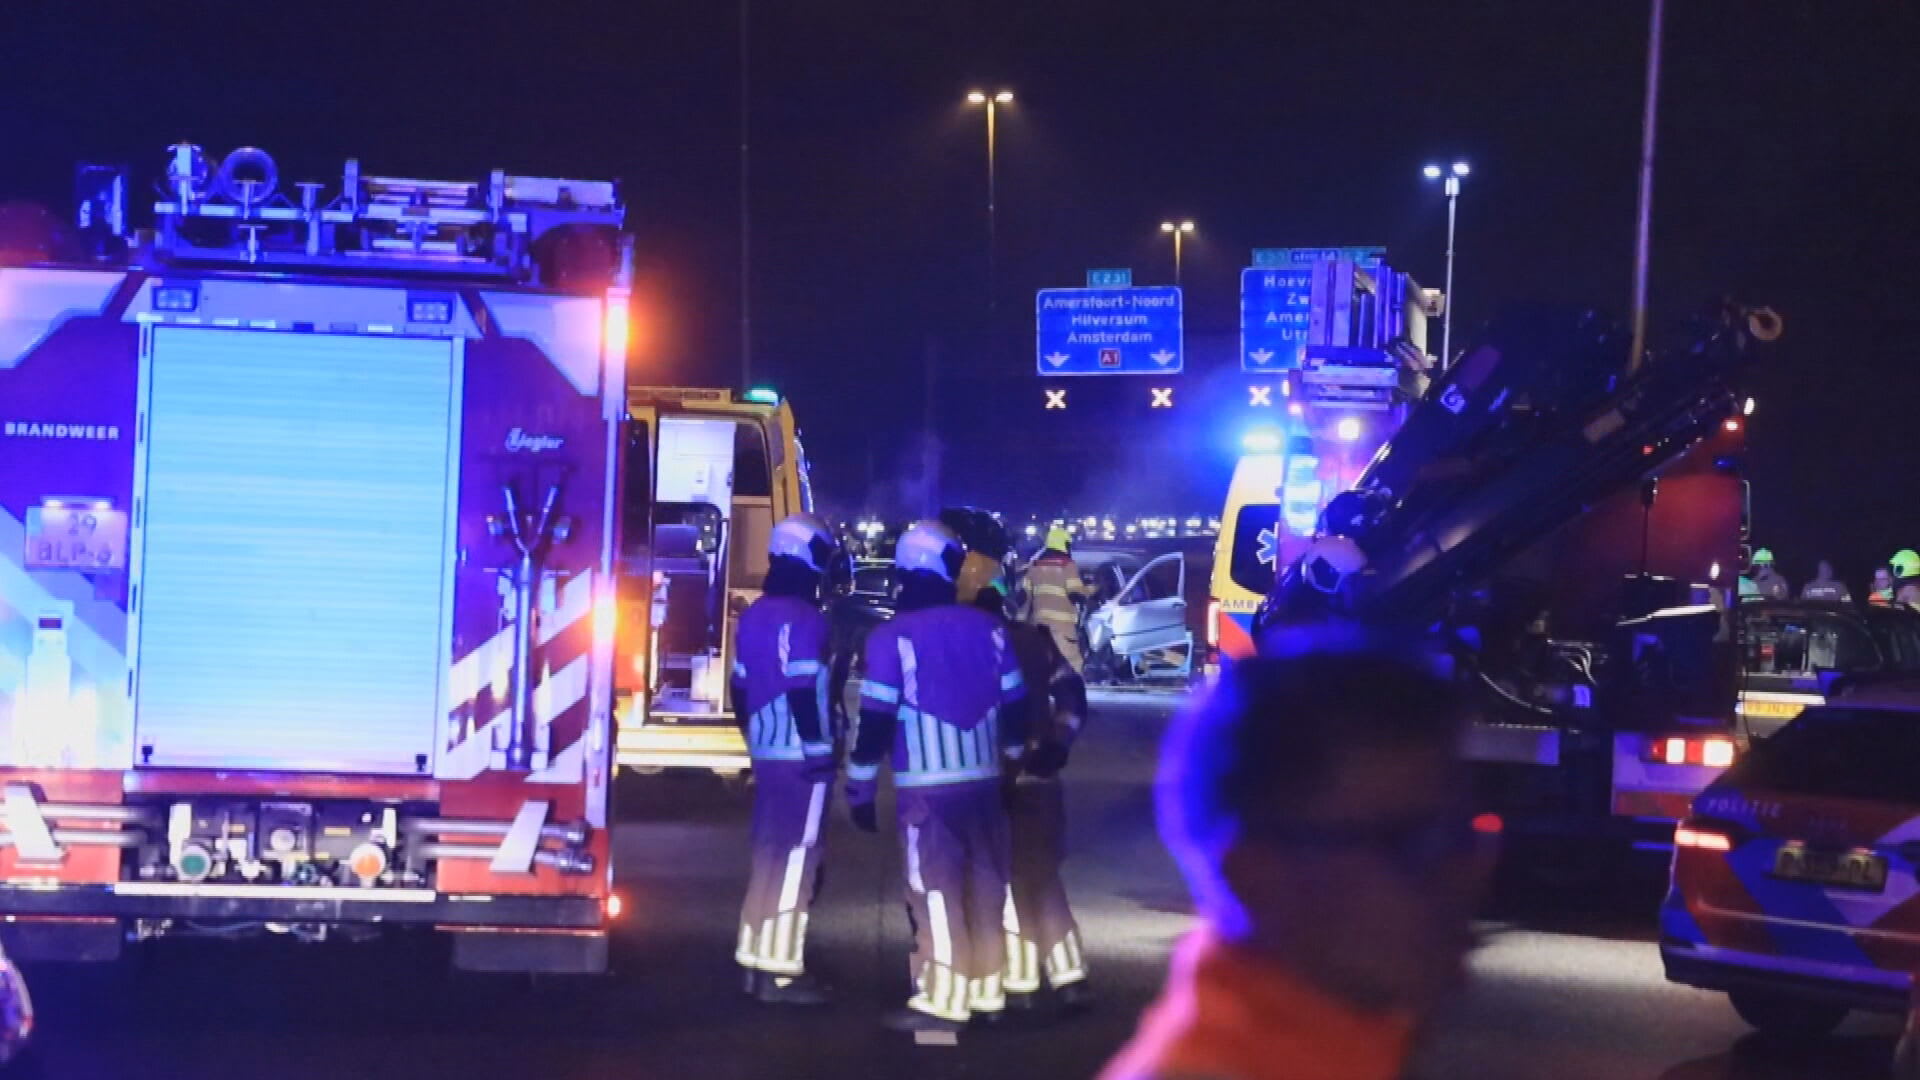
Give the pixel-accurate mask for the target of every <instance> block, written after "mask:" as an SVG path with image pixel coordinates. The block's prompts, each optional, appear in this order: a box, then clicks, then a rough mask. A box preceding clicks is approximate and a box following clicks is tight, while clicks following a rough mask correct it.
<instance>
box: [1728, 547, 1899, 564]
mask: <svg viewBox="0 0 1920 1080" xmlns="http://www.w3.org/2000/svg"><path fill="white" fill-rule="evenodd" d="M1898 557H1899V556H1895V558H1898ZM1753 565H1755V566H1772V565H1773V552H1772V550H1771V549H1768V548H1761V549H1760V550H1759V551H1756V552H1754V553H1753Z"/></svg>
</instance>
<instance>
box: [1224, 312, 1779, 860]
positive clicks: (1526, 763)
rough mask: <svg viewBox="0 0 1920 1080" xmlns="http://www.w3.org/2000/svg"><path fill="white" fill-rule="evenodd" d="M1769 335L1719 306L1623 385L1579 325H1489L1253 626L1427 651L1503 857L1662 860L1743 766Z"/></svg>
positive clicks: (1622, 350) (1612, 361) (1612, 350)
mask: <svg viewBox="0 0 1920 1080" xmlns="http://www.w3.org/2000/svg"><path fill="white" fill-rule="evenodd" d="M1780 329H1781V324H1780V320H1779V318H1778V316H1776V315H1774V314H1773V313H1772V312H1770V311H1766V310H1764V309H1760V310H1748V309H1742V308H1735V307H1731V306H1730V307H1727V308H1725V309H1724V310H1716V311H1715V312H1714V313H1712V315H1711V316H1709V317H1703V318H1702V319H1701V320H1700V321H1699V322H1698V323H1697V324H1696V325H1695V327H1694V328H1693V330H1692V332H1691V333H1690V334H1689V335H1688V336H1687V337H1686V338H1685V339H1684V340H1682V341H1681V342H1679V343H1678V344H1677V345H1676V346H1675V347H1673V348H1671V349H1668V350H1664V351H1662V352H1661V353H1659V354H1657V355H1653V356H1650V357H1647V358H1644V361H1643V362H1642V363H1638V364H1634V363H1629V360H1628V355H1627V353H1628V348H1627V339H1626V336H1625V335H1624V334H1623V333H1621V332H1620V331H1619V330H1618V329H1617V328H1616V327H1615V326H1614V325H1613V324H1611V323H1610V322H1608V321H1607V320H1605V319H1603V318H1601V317H1599V316H1597V315H1595V314H1594V313H1592V312H1583V311H1577V310H1571V311H1568V310H1553V309H1531V310H1522V311H1516V312H1513V313H1510V314H1508V315H1506V316H1504V317H1502V318H1500V319H1498V320H1496V321H1495V322H1493V323H1492V324H1490V325H1489V327H1488V328H1487V329H1486V331H1485V332H1484V334H1482V335H1481V337H1480V339H1479V340H1478V341H1477V343H1476V344H1475V345H1474V346H1473V347H1472V348H1470V349H1469V350H1468V351H1467V352H1466V353H1465V354H1464V355H1463V356H1462V358H1461V359H1460V361H1459V362H1458V363H1457V364H1455V365H1454V366H1453V367H1452V368H1451V369H1449V370H1448V371H1447V372H1446V373H1445V375H1444V376H1442V377H1440V378H1438V379H1436V380H1435V381H1434V382H1433V384H1432V385H1431V386H1430V387H1429V388H1428V389H1427V390H1426V392H1425V393H1424V394H1423V395H1422V396H1421V397H1420V399H1419V400H1418V402H1417V403H1415V404H1414V406H1413V408H1412V410H1411V412H1410V413H1409V415H1408V416H1407V419H1406V422H1405V423H1404V425H1403V426H1402V427H1401V428H1400V430H1399V431H1398V432H1396V433H1395V434H1394V435H1393V437H1392V438H1390V439H1389V440H1388V441H1387V443H1386V445H1385V447H1384V448H1383V449H1382V450H1381V452H1380V453H1379V454H1378V455H1376V456H1375V457H1374V459H1373V461H1372V463H1371V464H1370V465H1369V466H1368V467H1367V469H1366V470H1365V471H1364V473H1363V474H1362V475H1361V477H1360V479H1359V481H1358V483H1357V484H1356V485H1355V486H1354V488H1353V489H1352V490H1351V491H1349V492H1347V493H1345V494H1342V495H1340V496H1338V497H1337V498H1336V499H1335V500H1334V501H1333V502H1332V503H1330V504H1329V506H1328V509H1327V511H1326V514H1325V525H1324V527H1323V529H1322V532H1321V534H1320V535H1319V536H1318V537H1317V538H1316V539H1315V540H1314V541H1313V544H1312V546H1310V547H1309V549H1308V550H1307V551H1306V552H1305V553H1304V554H1303V555H1302V556H1301V557H1300V558H1299V559H1297V560H1295V561H1294V562H1293V563H1292V565H1291V566H1289V567H1288V568H1287V570H1286V573H1285V574H1284V576H1283V577H1282V579H1281V581H1280V583H1279V587H1278V588H1276V589H1275V590H1274V591H1273V593H1272V594H1271V595H1270V596H1269V598H1268V600H1267V601H1266V603H1265V604H1264V605H1263V606H1262V609H1261V611H1260V613H1259V615H1258V616H1257V618H1256V627H1257V628H1258V629H1259V631H1261V632H1263V631H1264V630H1265V628H1267V627H1270V626H1273V625H1276V624H1284V623H1287V622H1304V621H1312V620H1318V619H1322V618H1327V617H1333V618H1344V619H1354V620H1358V621H1361V622H1364V623H1369V624H1375V625H1382V626H1395V627H1403V628H1406V629H1409V630H1414V631H1419V632H1427V631H1438V634H1439V637H1440V639H1441V640H1442V641H1443V642H1444V644H1445V646H1446V648H1447V650H1448V651H1449V652H1450V654H1451V655H1452V657H1453V659H1454V660H1455V663H1456V670H1457V672H1458V674H1459V677H1460V678H1461V680H1462V681H1463V682H1465V683H1467V684H1469V685H1471V686H1472V687H1474V688H1475V689H1477V690H1478V691H1479V692H1480V697H1481V700H1482V702H1483V704H1484V709H1483V710H1482V717H1483V719H1482V721H1481V722H1479V723H1477V724H1476V725H1475V726H1474V728H1473V729H1472V731H1471V732H1470V734H1469V739H1468V744H1467V755H1468V757H1469V758H1470V759H1472V760H1473V761H1474V762H1475V764H1476V766H1477V771H1478V775H1479V777H1480V786H1481V796H1482V799H1483V801H1485V802H1486V804H1487V805H1488V808H1491V809H1498V810H1500V811H1502V812H1504V813H1506V814H1507V815H1508V817H1509V825H1510V829H1511V831H1512V832H1513V833H1515V834H1519V835H1522V836H1525V835H1529V834H1530V835H1533V836H1539V837H1544V838H1546V839H1548V840H1552V839H1553V838H1556V837H1562V838H1564V837H1574V836H1578V837H1586V838H1596V837H1597V838H1601V839H1607V840H1629V841H1631V842H1633V843H1635V844H1638V845H1643V846H1649V847H1660V846H1665V845H1666V844H1667V839H1668V838H1669V837H1670V835H1671V829H1672V823H1673V821H1674V819H1675V818H1676V817H1678V816H1680V814H1681V813H1683V812H1684V810H1685V807H1686V804H1687V802H1688V800H1689V799H1690V798H1691V796H1692V795H1693V794H1694V793H1697V792H1698V791H1699V790H1700V789H1701V788H1703V787H1705V786H1706V784H1707V782H1708V781H1709V780H1711V779H1712V777H1713V776H1714V775H1717V773H1718V772H1719V771H1720V770H1721V769H1724V768H1725V767H1726V766H1728V765H1730V764H1731V763H1732V762H1733V760H1734V757H1735V755H1736V754H1737V753H1738V751H1739V748H1740V742H1741V733H1742V729H1741V727H1740V725H1739V722H1738V716H1737V712H1736V705H1737V699H1738V696H1739V693H1740V691H1741V675H1742V669H1741V654H1740V644H1739V642H1740V635H1741V620H1740V619H1739V618H1737V617H1736V613H1737V611H1738V607H1739V605H1738V603H1737V601H1736V600H1735V599H1734V596H1735V589H1734V585H1735V580H1736V577H1737V575H1738V574H1739V573H1740V572H1741V570H1742V568H1743V567H1744V565H1745V562H1746V559H1747V557H1748V552H1747V544H1748V521H1749V515H1748V505H1749V503H1748V487H1747V481H1746V478H1745V475H1744V470H1743V465H1742V457H1743V447H1744V437H1745V420H1746V416H1745V414H1746V413H1747V412H1748V411H1749V410H1750V405H1749V403H1748V399H1747V398H1746V397H1745V396H1744V393H1743V392H1742V391H1741V389H1740V385H1741V382H1742V380H1743V377H1744V375H1745V372H1746V371H1747V369H1748V367H1749V365H1750V364H1751V362H1752V359H1753V356H1754V354H1755V352H1756V351H1757V343H1759V342H1764V341H1770V340H1772V339H1773V338H1774V337H1776V336H1778V334H1779V332H1780Z"/></svg>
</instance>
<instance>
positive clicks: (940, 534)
mask: <svg viewBox="0 0 1920 1080" xmlns="http://www.w3.org/2000/svg"><path fill="white" fill-rule="evenodd" d="M966 557H967V549H966V547H965V546H963V545H962V544H961V543H960V538H959V537H957V536H955V535H953V530H952V529H949V528H947V527H946V526H945V525H942V524H940V523H939V522H937V521H916V522H914V523H913V525H912V526H910V527H909V528H908V529H907V531H906V532H903V533H901V534H900V542H899V543H897V544H895V545H894V547H893V565H895V566H897V567H899V568H900V569H902V570H909V571H911V570H924V571H926V572H927V573H930V574H934V575H936V576H938V577H939V578H940V579H941V580H943V581H953V580H954V579H955V578H957V577H958V576H959V575H960V564H961V563H962V562H964V561H965V559H966Z"/></svg>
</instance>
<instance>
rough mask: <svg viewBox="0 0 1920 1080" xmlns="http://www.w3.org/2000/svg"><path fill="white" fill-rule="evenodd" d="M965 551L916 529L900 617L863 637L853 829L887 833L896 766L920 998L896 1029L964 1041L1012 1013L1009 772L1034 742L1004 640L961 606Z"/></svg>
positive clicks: (850, 782) (909, 544) (898, 561)
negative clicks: (881, 809)
mask: <svg viewBox="0 0 1920 1080" xmlns="http://www.w3.org/2000/svg"><path fill="white" fill-rule="evenodd" d="M964 557H965V551H964V549H963V548H962V546H961V544H960V541H959V540H958V539H957V538H956V537H955V536H954V535H953V533H952V532H951V531H950V530H948V529H947V528H945V527H944V526H942V525H939V524H937V523H935V522H924V521H923V522H920V523H919V524H916V525H914V526H913V527H912V528H910V529H908V530H907V531H906V532H905V533H904V534H902V535H901V537H900V542H899V544H898V545H897V546H896V547H895V549H894V556H893V559H894V565H895V566H896V567H898V569H899V570H900V576H901V582H900V599H899V612H900V613H899V614H898V615H896V616H895V617H894V618H893V620H892V621H891V622H887V623H883V624H881V625H880V626H878V627H876V628H875V629H874V630H873V632H872V633H871V634H870V635H868V637H867V647H866V682H865V685H864V686H863V687H862V689H861V693H860V718H859V721H858V723H857V725H856V727H855V729H854V737H853V749H852V752H851V754H850V755H849V759H848V764H847V785H846V790H847V805H848V809H849V810H850V811H851V814H852V817H853V821H854V824H855V825H856V826H858V827H859V828H861V829H864V830H866V831H868V832H875V831H877V830H878V824H877V820H876V819H877V814H876V811H875V807H874V800H875V789H876V785H877V783H878V777H879V772H880V763H881V761H882V759H888V758H890V759H891V761H892V766H893V786H894V790H895V793H896V796H895V800H894V801H895V805H896V810H897V813H898V817H899V821H900V831H901V842H902V844H903V846H904V849H905V867H906V877H907V913H908V916H909V919H910V921H911V923H912V925H913V931H914V951H913V959H912V968H911V974H912V978H913V981H914V988H915V993H914V994H913V997H912V998H911V999H910V1000H909V1001H908V1002H907V1007H906V1008H905V1009H902V1010H900V1011H899V1012H896V1013H894V1014H892V1015H890V1016H888V1017H887V1026H889V1027H892V1028H894V1029H896V1030H902V1031H913V1032H941V1031H944V1032H957V1031H958V1030H959V1029H960V1027H961V1026H962V1025H964V1024H966V1023H967V1022H968V1021H969V1020H970V1019H972V1018H973V1017H974V1016H975V1015H976V1014H979V1015H982V1016H985V1017H991V1016H994V1015H997V1014H998V1013H1000V1012H1001V1011H1002V1010H1004V1009H1005V1008H1006V990H1005V986H1004V983H1003V976H1004V973H1005V968H1006V930H1005V914H1006V911H1007V908H1008V906H1009V904H1010V903H1011V890H1010V887H1009V880H1008V878H1009V875H1010V873H1011V869H1012V868H1011V862H1012V852H1011V847H1010V843H1011V841H1010V839H1009V836H1008V827H1007V810H1006V804H1005V802H1004V800H1003V796H1002V792H1001V786H1000V785H1001V777H1002V771H1003V768H1004V767H1006V766H1005V765H1004V764H1003V763H1013V762H1017V761H1018V760H1019V759H1020V756H1021V752H1022V750H1023V748H1024V747H1025V746H1026V713H1027V705H1026V700H1025V699H1026V691H1025V688H1024V683H1023V682H1022V680H1021V676H1020V664H1019V661H1018V659H1017V658H1016V657H1015V655H1014V651H1013V646H1012V643H1011V642H1010V641H1009V639H1008V634H1007V630H1006V628H1005V627H1004V626H1002V625H1001V624H1000V623H999V621H998V620H996V619H994V618H993V617H992V616H990V615H988V614H987V613H986V612H984V611H981V610H980V609H978V608H973V607H962V606H960V605H959V604H957V603H955V599H956V594H955V579H956V577H957V576H958V574H959V572H960V566H961V563H962V560H963V559H964Z"/></svg>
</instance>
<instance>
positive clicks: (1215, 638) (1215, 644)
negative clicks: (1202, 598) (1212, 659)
mask: <svg viewBox="0 0 1920 1080" xmlns="http://www.w3.org/2000/svg"><path fill="white" fill-rule="evenodd" d="M1219 647H1220V601H1218V600H1209V601H1207V648H1209V649H1217V648H1219Z"/></svg>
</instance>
